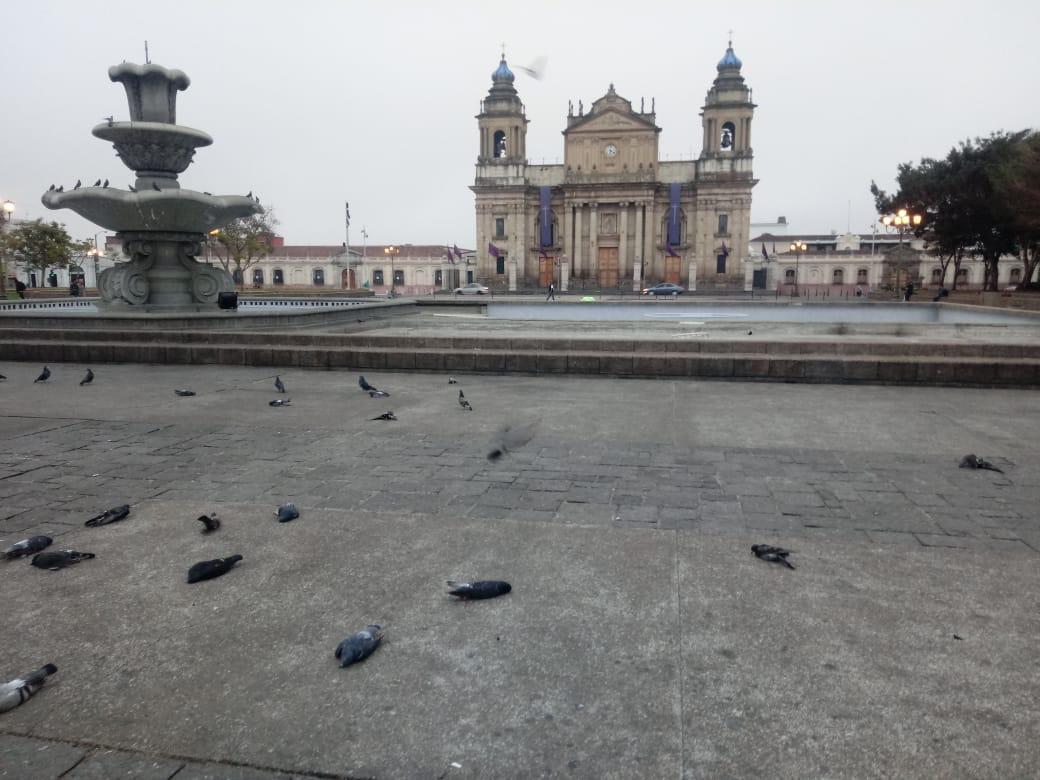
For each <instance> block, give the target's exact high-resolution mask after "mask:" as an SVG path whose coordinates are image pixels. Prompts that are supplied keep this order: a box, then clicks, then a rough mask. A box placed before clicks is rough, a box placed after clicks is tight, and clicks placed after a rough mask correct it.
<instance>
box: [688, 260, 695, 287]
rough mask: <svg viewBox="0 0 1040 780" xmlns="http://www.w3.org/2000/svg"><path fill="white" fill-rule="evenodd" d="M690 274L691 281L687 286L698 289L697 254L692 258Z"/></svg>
mask: <svg viewBox="0 0 1040 780" xmlns="http://www.w3.org/2000/svg"><path fill="white" fill-rule="evenodd" d="M689 275H690V283H689V284H688V285H687V287H688V288H689V289H690V290H696V289H697V257H696V256H693V257H691V258H690V265H689Z"/></svg>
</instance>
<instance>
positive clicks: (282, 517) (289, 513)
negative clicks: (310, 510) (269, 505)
mask: <svg viewBox="0 0 1040 780" xmlns="http://www.w3.org/2000/svg"><path fill="white" fill-rule="evenodd" d="M275 514H276V515H278V522H279V523H288V522H289V521H290V520H295V519H296V518H297V517H299V516H300V510H299V509H297V508H296V504H282V506H280V507H278V511H277V512H275Z"/></svg>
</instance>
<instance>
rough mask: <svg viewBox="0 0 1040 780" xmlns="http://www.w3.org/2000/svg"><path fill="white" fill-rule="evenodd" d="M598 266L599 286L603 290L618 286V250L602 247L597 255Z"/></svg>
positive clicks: (612, 247)
mask: <svg viewBox="0 0 1040 780" xmlns="http://www.w3.org/2000/svg"><path fill="white" fill-rule="evenodd" d="M596 259H597V260H598V265H597V266H596V268H597V270H598V272H599V286H600V287H603V288H609V287H617V286H618V248H617V247H616V246H601V247H599V251H598V253H597V257H596Z"/></svg>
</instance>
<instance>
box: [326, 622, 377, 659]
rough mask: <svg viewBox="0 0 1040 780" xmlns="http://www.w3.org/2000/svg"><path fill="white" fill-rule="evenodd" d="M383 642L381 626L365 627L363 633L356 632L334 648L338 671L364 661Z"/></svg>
mask: <svg viewBox="0 0 1040 780" xmlns="http://www.w3.org/2000/svg"><path fill="white" fill-rule="evenodd" d="M381 641H383V628H382V626H376V625H372V626H366V627H365V629H364V630H363V631H358V632H357V633H356V634H353V635H352V636H348V637H347V638H346V639H344V640H343V641H342V642H340V643H339V644H338V645H337V646H336V659H337V660H338V661H339V666H340V669H342V668H343V667H344V666H350V665H351V664H353V663H357V662H358V661H364V660H365V659H366V658H368V657H369V656H370V655H372V653H374V652H375V650H376V648H377V647H379V643H380V642H381Z"/></svg>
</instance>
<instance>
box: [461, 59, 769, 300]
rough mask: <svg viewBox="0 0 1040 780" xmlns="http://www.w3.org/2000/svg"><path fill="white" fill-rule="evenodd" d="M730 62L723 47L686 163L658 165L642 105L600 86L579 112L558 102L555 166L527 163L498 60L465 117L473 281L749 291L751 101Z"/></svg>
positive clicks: (517, 103) (509, 80)
mask: <svg viewBox="0 0 1040 780" xmlns="http://www.w3.org/2000/svg"><path fill="white" fill-rule="evenodd" d="M740 70H741V61H740V60H739V59H738V58H737V56H736V55H735V54H734V53H733V47H732V45H730V46H729V48H727V49H726V53H725V56H723V58H722V60H720V62H719V64H718V75H717V77H716V78H715V81H714V83H713V84H712V86H711V88H710V89H709V90H708V94H707V97H706V99H705V102H704V106H703V108H702V109H701V117H702V122H701V124H702V144H701V152H700V155H699V157H698V158H697V159H696V160H685V161H662V160H661V159H660V157H659V155H658V136H659V134H660V133H661V128H660V127H658V126H657V124H656V121H655V110H654V109H655V106H654V103H653V101H651V104H650V106H649V110H647V106H646V104H645V101H641V102H640V105H639V107H638V109H636V108H634V107H633V105H632V103H631V102H630V101H629V100H626V99H625V98H624V97H622V96H621V95H619V94H617V93H616V92H615V90H614V85H613V84H611V85H610V88H609V89H608V90H607V92H606V94H605V95H603V97H601V98H599V99H598V100H596V101H595V102H593V103H592V105H591V106H589V107H588V110H586V109H585V107H584V105H582V104H581V103H579V104H578V109H577V111H576V112H575V110H574V107H573V105H572V106H570V107H569V108H568V112H567V124H566V129H564V131H563V137H564V157H563V159H564V161H563V164H562V165H533V164H531V163H529V162H528V161H527V157H526V153H527V149H526V136H527V124H528V119H527V117H526V113H525V110H524V105H523V103H522V102H521V100H520V96H519V95H518V94H517V91H516V88H515V87H514V86H513V82H514V76H513V73H512V71H510V69H509V66H508V65H507V63H506V60H505V57H504V56H503V58H502V61H501V62H500V63H499V66H498V68H497V70H495V72H494V73H493V74H492V76H491V81H492V86H491V89H490V90H489V91H488V95H487V97H486V98H485V99H484V100H483V101H482V102H481V107H480V114H478V115H477V117H476V119H477V123H478V126H479V130H480V153H479V155H478V157H477V170H476V180H475V182H474V184H473V186H472V188H471V189H472V190H473V192H474V195H475V199H476V246H477V278H478V279H480V280H481V281H484V282H485V283H488V284H491V285H494V286H497V287H499V288H506V287H508V289H510V290H516V289H523V288H530V287H534V286H539V287H547V286H548V285H549V283H550V282H553V283H555V284H556V285H557V286H558V287H559V288H560V289H563V290H566V289H568V287H570V286H575V285H576V284H577V282H576V280H580V283H581V286H583V287H587V286H592V287H596V286H598V287H602V288H605V289H609V288H619V287H623V288H626V289H636V290H638V289H641V288H642V287H644V286H647V285H649V284H652V283H656V282H674V283H676V284H681V285H683V286H686V287H688V288H690V289H704V288H732V289H745V288H750V287H751V285H752V282H753V278H752V276H753V275H752V270H753V266H754V265H756V264H757V263H756V258H752V257H749V256H748V255H749V248H748V247H749V244H748V240H749V238H750V222H751V189H752V188H753V187H754V186H755V183H756V181H755V179H754V176H753V175H752V166H751V163H752V148H751V121H752V118H753V116H754V109H755V104H754V103H753V102H752V100H751V90H750V89H749V88H748V87H747V86H746V84H745V83H744V78H743V76H742V75H741V73H740ZM755 281H757V278H756V279H755Z"/></svg>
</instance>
